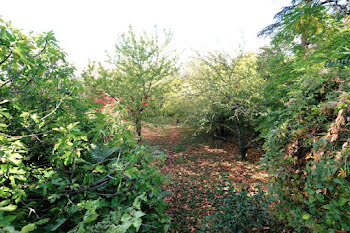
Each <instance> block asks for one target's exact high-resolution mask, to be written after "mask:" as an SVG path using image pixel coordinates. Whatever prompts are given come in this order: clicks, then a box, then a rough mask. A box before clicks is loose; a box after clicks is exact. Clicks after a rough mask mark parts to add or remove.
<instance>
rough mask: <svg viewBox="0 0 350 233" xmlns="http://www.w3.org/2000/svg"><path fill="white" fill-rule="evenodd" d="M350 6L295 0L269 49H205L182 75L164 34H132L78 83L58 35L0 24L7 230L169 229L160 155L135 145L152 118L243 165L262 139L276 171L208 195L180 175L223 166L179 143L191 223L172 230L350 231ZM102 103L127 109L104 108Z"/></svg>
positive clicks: (2, 215)
mask: <svg viewBox="0 0 350 233" xmlns="http://www.w3.org/2000/svg"><path fill="white" fill-rule="evenodd" d="M349 10H350V6H349V4H348V3H347V2H345V3H343V2H342V1H328V0H327V1H316V0H298V1H292V2H291V5H290V6H286V7H285V8H283V9H282V11H281V12H279V13H278V14H277V15H276V23H275V24H272V25H269V26H268V27H266V28H265V29H263V30H262V31H261V32H260V35H269V36H271V38H272V42H271V44H270V45H269V46H266V47H264V48H261V50H260V52H259V53H252V52H243V51H240V52H238V53H237V54H236V55H232V54H230V53H229V52H227V51H224V52H208V53H206V54H198V55H197V57H195V58H193V59H192V60H191V61H190V62H189V63H187V64H185V66H184V68H183V69H182V71H183V72H177V71H178V69H177V64H176V60H177V59H176V55H175V54H174V53H172V52H170V51H169V50H168V45H169V42H170V35H169V34H166V35H165V40H164V43H161V42H160V41H161V40H160V39H159V38H158V36H157V34H154V35H151V36H149V35H147V34H146V33H144V34H142V35H137V34H136V33H135V32H134V31H133V30H132V28H130V30H129V32H127V33H126V34H123V35H122V36H121V37H120V38H119V41H118V42H117V44H116V51H115V56H112V57H110V58H111V59H110V64H109V65H110V66H105V67H103V66H102V65H99V67H96V66H94V65H91V66H89V67H87V69H85V71H84V72H83V73H82V75H81V76H82V79H75V78H74V77H73V72H74V68H73V67H72V66H71V65H70V64H69V63H68V62H66V60H65V57H66V55H65V53H64V52H63V51H62V50H61V49H60V47H59V46H58V45H57V42H56V39H55V38H54V36H53V33H51V32H50V33H46V34H41V35H33V34H29V35H27V34H24V33H22V32H21V31H20V30H18V29H15V28H13V27H12V26H11V25H9V24H8V23H6V22H4V21H1V22H0V158H1V162H0V167H1V171H0V184H1V186H0V198H1V199H0V229H1V230H2V231H4V232H19V231H21V232H29V231H35V232H48V231H58V232H138V231H141V232H166V231H167V230H168V228H169V222H170V218H169V217H168V216H166V214H165V211H166V205H165V202H164V201H163V196H164V194H166V195H169V193H166V192H165V193H164V192H162V188H163V184H164V183H163V181H164V178H163V176H162V175H161V174H160V172H159V171H158V169H157V168H156V167H154V166H153V165H154V164H158V165H159V164H163V165H164V163H162V162H161V163H156V162H155V160H161V161H164V158H165V155H164V154H162V153H160V152H159V151H157V152H155V151H154V149H152V147H149V146H147V145H146V143H143V144H142V143H139V142H138V140H141V139H142V137H141V136H142V135H141V128H142V127H141V126H142V122H143V121H145V120H148V119H152V118H153V119H157V120H156V121H158V122H161V121H160V120H158V119H159V118H167V119H166V120H164V121H169V122H171V121H172V122H173V123H175V122H176V123H180V124H186V125H189V126H190V127H192V128H194V130H195V131H196V132H201V133H202V132H206V133H209V134H210V135H212V136H214V137H215V138H217V139H220V140H225V141H228V142H231V143H234V144H236V145H237V147H238V150H237V154H238V152H239V154H240V159H241V160H246V159H247V158H249V156H247V153H248V152H249V149H250V148H252V147H256V146H257V145H259V146H261V145H263V146H262V147H263V150H264V155H263V156H262V158H261V161H260V162H261V163H260V164H261V167H262V168H264V169H266V171H267V172H268V173H269V175H270V187H269V191H268V192H263V191H257V192H252V190H253V189H251V188H247V189H243V190H242V191H241V192H238V191H237V190H239V189H238V188H237V187H235V186H234V184H232V185H231V184H229V185H228V184H227V183H224V184H223V185H221V186H220V185H219V184H217V183H216V184H212V183H211V184H210V187H209V186H208V188H209V189H208V190H207V191H204V190H203V189H202V187H201V186H197V184H200V183H201V182H202V181H203V179H202V176H200V175H199V176H196V177H195V176H194V175H193V176H188V177H187V176H185V175H183V174H180V172H183V171H182V170H181V168H182V169H186V170H188V171H189V172H188V173H190V172H192V173H194V174H196V173H195V172H193V170H195V169H193V164H192V163H194V162H197V167H199V166H201V165H198V164H199V162H201V163H202V162H203V159H206V160H207V161H206V164H208V163H211V162H212V163H214V162H215V161H213V160H211V159H210V158H211V157H210V156H207V157H206V154H205V153H203V154H200V156H201V157H199V155H198V154H196V155H194V154H195V153H193V151H194V150H193V149H191V148H190V147H188V145H187V144H186V143H183V142H182V143H181V144H174V143H173V142H172V141H171V140H173V139H172V138H170V143H169V142H167V143H168V144H167V146H168V147H169V148H170V149H169V148H168V149H169V150H172V153H174V154H178V155H177V157H176V158H175V159H173V158H172V159H171V160H170V162H171V161H173V162H175V163H177V165H181V166H183V167H179V166H174V167H176V168H177V169H178V171H175V172H178V173H179V174H177V175H178V177H180V176H182V177H185V178H186V179H187V180H186V179H185V178H184V179H179V180H176V181H178V185H177V187H178V190H172V191H174V192H173V193H172V194H170V195H173V196H174V195H175V196H176V195H177V194H179V193H181V195H186V196H181V197H179V198H178V199H177V201H174V199H172V203H175V204H176V205H178V206H176V208H175V207H172V208H174V211H173V213H176V214H177V215H183V216H173V217H174V219H175V221H174V222H173V224H172V226H173V230H174V231H182V232H186V231H195V230H197V231H198V230H202V231H203V232H250V231H270V232H279V231H281V230H282V229H281V228H279V227H282V228H285V230H286V229H288V230H291V231H294V232H349V231H350V185H349V184H350V178H349V170H350V165H349V154H350V139H349V138H350V78H349V74H350V72H349V64H350V53H349V51H350V43H349V41H350V18H349V17H350V16H349V12H350V11H349ZM86 96H87V97H86ZM96 97H97V98H100V97H101V98H104V97H106V98H113V99H114V100H115V102H116V103H117V104H118V109H113V110H111V111H110V112H113V114H109V113H108V112H107V111H103V110H101V109H102V107H101V105H98V104H94V103H93V98H96ZM132 126H134V131H135V133H136V137H135V133H134V132H133V130H131V129H132V128H133V127H132ZM205 141H206V140H205ZM197 149H198V148H197ZM189 152H191V153H192V154H189ZM220 153H222V152H220ZM174 154H172V156H174ZM211 155H213V154H211ZM215 155H217V154H215ZM214 157H215V159H216V161H217V160H220V156H214ZM193 160H196V161H193ZM167 162H168V163H170V162H169V160H168V161H167ZM236 162H237V164H238V162H241V163H242V164H245V165H246V166H248V165H247V163H246V162H245V161H236ZM187 165H188V167H187ZM211 172H212V171H210V170H208V169H207V170H205V171H204V170H203V174H202V175H207V176H212V173H211ZM229 172H230V173H232V172H234V171H232V170H230V171H229ZM176 177H177V176H176ZM213 181H215V182H216V180H215V179H213ZM213 190H215V192H214V191H213ZM193 193H195V194H198V195H197V196H196V195H193ZM176 197H177V196H176ZM186 198H188V199H186ZM202 201H203V202H202ZM181 202H182V204H183V205H184V206H181ZM208 203H209V204H210V205H209V206H210V207H211V208H212V209H211V211H210V213H209V212H208V213H207V215H209V216H207V218H205V219H204V218H202V217H204V216H206V214H205V213H203V212H205V211H206V209H205V208H204V207H203V204H208ZM201 208H202V209H201ZM198 216H200V218H201V219H197V218H196V217H198ZM277 217H278V220H277ZM283 224H285V225H284V226H283ZM185 228H187V229H185Z"/></svg>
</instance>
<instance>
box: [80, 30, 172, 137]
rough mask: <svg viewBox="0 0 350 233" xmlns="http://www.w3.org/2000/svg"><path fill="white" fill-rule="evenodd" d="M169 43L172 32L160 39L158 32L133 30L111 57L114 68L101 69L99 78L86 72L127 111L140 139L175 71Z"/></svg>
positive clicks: (124, 35)
mask: <svg viewBox="0 0 350 233" xmlns="http://www.w3.org/2000/svg"><path fill="white" fill-rule="evenodd" d="M170 41H171V33H169V32H164V38H163V39H162V40H161V39H160V38H159V36H158V34H157V32H156V33H154V34H152V35H148V34H147V33H146V32H144V33H142V34H140V35H136V34H135V32H134V30H133V29H132V27H130V28H129V31H128V32H127V33H124V34H122V35H121V36H120V38H119V40H118V42H117V44H116V45H115V54H114V55H113V56H110V60H109V64H110V65H111V66H112V67H113V68H112V69H104V68H102V67H100V69H99V71H98V75H99V78H98V79H91V75H90V76H89V75H87V73H85V75H84V77H85V79H86V80H88V79H89V80H90V81H91V80H93V81H94V82H93V83H94V85H96V84H97V85H96V86H97V87H99V89H100V91H101V92H103V93H104V94H107V95H108V96H111V97H113V98H114V99H115V100H117V101H118V102H119V103H120V104H121V105H122V106H124V107H125V108H126V109H127V110H128V116H129V117H130V118H131V120H132V121H133V122H134V124H135V129H136V133H137V136H138V137H139V139H141V127H142V124H141V122H142V120H144V118H145V116H149V115H151V114H152V113H154V111H152V110H157V109H158V106H159V101H160V100H161V99H162V95H164V90H165V89H166V86H167V83H168V82H169V81H170V79H171V77H172V75H173V74H174V73H175V72H176V60H177V58H176V56H175V55H174V54H173V53H172V52H171V51H170V49H169V43H170ZM90 74H91V72H90ZM89 77H90V78H89ZM90 86H91V85H90Z"/></svg>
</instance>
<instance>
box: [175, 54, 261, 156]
mask: <svg viewBox="0 0 350 233" xmlns="http://www.w3.org/2000/svg"><path fill="white" fill-rule="evenodd" d="M182 83H183V96H184V97H183V98H182V100H181V101H180V102H179V103H178V104H179V105H180V107H182V108H183V106H187V108H188V111H189V112H188V113H187V114H188V115H189V116H190V117H189V118H191V119H189V120H190V121H192V122H195V124H197V126H199V127H202V128H205V129H208V130H209V131H211V133H213V135H214V136H215V137H219V138H222V139H225V140H228V136H232V135H235V136H236V137H237V142H238V147H239V150H240V153H241V156H242V159H245V158H246V152H247V150H248V149H249V148H250V146H251V143H252V140H249V141H248V140H246V138H247V137H248V138H253V137H254V136H256V135H255V134H254V130H253V129H252V128H253V127H252V124H251V122H252V119H253V118H255V117H256V116H257V115H259V113H260V107H259V101H258V99H259V96H260V93H261V92H262V87H263V84H264V82H263V80H262V79H260V78H259V77H258V75H257V71H256V55H255V54H250V53H247V54H244V53H241V54H239V55H238V56H236V57H233V56H230V55H229V54H227V53H223V52H217V53H209V54H208V55H198V57H197V58H196V59H194V60H193V61H192V62H191V63H190V64H189V65H188V67H187V69H186V71H185V75H184V77H183V79H182ZM172 103H173V101H172ZM175 109H178V108H175ZM235 142H236V141H235Z"/></svg>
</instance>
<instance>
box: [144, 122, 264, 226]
mask: <svg viewBox="0 0 350 233" xmlns="http://www.w3.org/2000/svg"><path fill="white" fill-rule="evenodd" d="M193 133H194V132H193V131H191V130H189V129H185V128H182V127H181V126H175V125H172V126H165V127H158V128H152V129H150V128H148V129H144V132H143V134H144V141H145V142H148V143H150V144H151V145H153V146H159V150H161V151H164V152H165V153H166V154H168V159H167V160H166V162H165V164H160V168H161V172H162V173H163V174H164V175H166V176H168V177H169V182H168V184H167V186H166V192H167V194H168V196H167V197H166V198H165V200H166V201H167V202H168V204H169V207H168V214H169V215H170V216H171V217H172V218H173V221H172V225H171V230H172V232H195V231H196V230H198V227H199V226H200V225H201V222H202V220H203V219H204V218H205V217H207V216H210V215H213V214H214V213H215V212H216V210H215V207H214V206H215V203H213V201H212V200H211V199H210V198H208V192H212V191H213V190H215V189H216V188H217V187H218V186H219V184H222V182H226V181H229V182H230V183H231V182H232V184H234V186H235V188H236V189H238V190H243V189H244V188H248V189H249V190H254V188H255V187H257V186H258V185H262V186H263V187H264V186H265V187H266V184H267V180H268V176H267V174H266V172H265V171H263V170H261V169H259V166H258V164H257V162H256V161H257V160H258V158H259V157H260V156H261V153H262V152H261V151H260V150H258V149H252V150H249V151H248V161H240V160H239V159H238V158H239V150H238V148H237V146H236V145H234V144H232V143H228V142H223V141H220V140H213V139H211V138H207V137H198V136H193Z"/></svg>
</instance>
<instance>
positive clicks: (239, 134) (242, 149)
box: [235, 116, 247, 160]
mask: <svg viewBox="0 0 350 233" xmlns="http://www.w3.org/2000/svg"><path fill="white" fill-rule="evenodd" d="M235 123H236V130H237V139H238V148H239V152H240V153H241V158H242V160H245V159H246V158H247V157H246V155H247V148H246V147H245V146H244V145H243V138H242V131H241V124H240V121H239V118H238V116H236V118H235Z"/></svg>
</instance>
